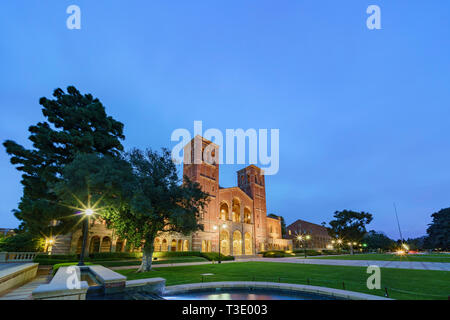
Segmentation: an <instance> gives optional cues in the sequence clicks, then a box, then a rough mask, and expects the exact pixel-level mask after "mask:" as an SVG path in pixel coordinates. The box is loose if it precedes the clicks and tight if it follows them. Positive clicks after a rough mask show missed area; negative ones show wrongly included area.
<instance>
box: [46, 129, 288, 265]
mask: <svg viewBox="0 0 450 320" xmlns="http://www.w3.org/2000/svg"><path fill="white" fill-rule="evenodd" d="M205 150H206V152H205ZM219 151H220V150H219V146H218V145H216V144H214V143H212V142H211V141H208V140H206V139H204V138H203V137H201V136H196V137H195V138H194V139H192V140H191V142H190V143H188V144H187V145H186V146H185V147H184V157H185V158H184V164H183V175H185V176H187V177H189V179H191V180H192V181H196V182H198V183H199V184H200V185H201V187H202V190H203V191H204V192H207V193H209V195H210V201H209V203H208V206H207V208H205V210H204V211H203V212H202V213H201V215H200V218H199V223H201V224H203V226H204V230H203V231H198V232H195V233H193V234H191V235H189V236H186V235H182V234H178V233H168V232H161V233H160V234H159V235H158V237H157V238H156V239H155V243H154V247H155V251H202V252H212V251H215V252H217V251H219V239H220V246H221V247H220V251H221V253H223V254H225V255H234V256H239V255H254V254H256V253H257V252H260V251H264V250H267V249H275V248H277V249H283V250H285V249H291V248H292V242H291V241H290V240H286V239H282V236H281V223H280V221H279V219H272V218H268V217H267V210H266V188H265V178H264V175H263V174H262V170H261V169H260V168H258V167H256V166H254V165H250V166H248V167H246V168H243V169H241V170H239V171H238V172H237V186H235V187H230V188H222V187H220V185H219V161H218V159H219ZM205 154H207V155H208V157H209V158H208V159H204V156H205ZM81 243H82V233H81V230H77V231H75V232H74V233H71V234H68V235H65V236H59V237H58V238H57V239H55V244H54V245H53V246H52V253H54V254H56V253H69V252H70V253H80V252H81ZM87 243H88V244H87V248H88V249H89V252H90V253H94V252H109V251H113V252H120V251H124V250H129V249H130V248H128V247H127V246H126V241H125V240H121V239H119V238H118V237H117V236H116V235H115V234H114V230H111V229H107V228H106V225H105V224H104V223H103V222H100V221H95V222H92V225H91V226H90V228H89V237H88V242H87Z"/></svg>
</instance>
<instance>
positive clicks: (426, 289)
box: [118, 262, 450, 300]
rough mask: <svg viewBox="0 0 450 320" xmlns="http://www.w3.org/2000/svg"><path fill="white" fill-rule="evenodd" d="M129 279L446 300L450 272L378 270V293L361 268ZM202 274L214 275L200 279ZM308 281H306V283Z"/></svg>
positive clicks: (232, 269) (237, 270) (257, 266)
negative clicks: (293, 286)
mask: <svg viewBox="0 0 450 320" xmlns="http://www.w3.org/2000/svg"><path fill="white" fill-rule="evenodd" d="M118 272H119V273H121V274H123V275H125V276H127V278H128V279H130V280H132V279H143V278H154V277H162V278H165V279H166V280H167V282H166V285H168V286H170V285H175V284H184V283H196V282H202V279H203V281H271V282H279V281H280V282H286V283H297V284H308V283H309V284H311V285H317V286H324V287H330V288H337V289H342V288H343V285H342V282H344V285H345V289H346V290H351V291H358V292H363V293H369V294H374V295H379V296H383V295H384V288H385V287H387V288H388V292H389V295H390V298H394V299H444V300H446V299H448V295H449V294H450V272H445V271H428V270H406V269H393V268H382V269H381V285H382V289H380V290H369V289H367V287H366V281H367V278H368V276H369V274H367V273H366V268H363V267H341V266H323V265H303V264H293V263H292V264H291V263H277V262H234V263H223V264H208V265H199V266H184V267H165V268H156V269H154V270H153V271H150V272H145V273H136V272H135V269H128V270H120V271H118ZM202 273H213V274H214V275H212V276H202V275H201V274H202ZM308 279H309V281H308Z"/></svg>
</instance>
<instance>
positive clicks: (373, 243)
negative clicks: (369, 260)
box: [363, 230, 395, 250]
mask: <svg viewBox="0 0 450 320" xmlns="http://www.w3.org/2000/svg"><path fill="white" fill-rule="evenodd" d="M363 241H364V243H365V244H367V248H369V249H382V250H391V249H393V248H394V247H395V241H394V240H392V239H391V238H389V237H388V236H386V235H385V234H384V233H382V232H376V231H375V230H370V231H369V232H368V233H367V234H366V235H364V238H363Z"/></svg>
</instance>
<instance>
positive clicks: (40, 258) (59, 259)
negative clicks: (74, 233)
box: [34, 251, 234, 265]
mask: <svg viewBox="0 0 450 320" xmlns="http://www.w3.org/2000/svg"><path fill="white" fill-rule="evenodd" d="M187 256H195V257H202V258H205V259H207V260H209V261H213V260H214V261H217V260H219V253H217V252H199V251H164V252H154V253H153V258H156V259H158V258H170V257H187ZM220 257H221V260H222V261H226V260H234V257H233V256H225V255H223V254H221V255H220ZM79 258H80V255H77V254H66V255H64V254H54V255H47V254H39V255H37V256H36V257H35V258H34V262H38V263H40V264H41V265H55V264H60V263H68V262H73V261H78V260H79ZM141 258H142V252H100V253H93V254H90V255H89V257H86V258H85V259H84V261H93V262H95V261H116V260H117V261H119V260H134V259H141Z"/></svg>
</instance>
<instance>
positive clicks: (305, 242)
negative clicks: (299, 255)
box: [297, 234, 311, 259]
mask: <svg viewBox="0 0 450 320" xmlns="http://www.w3.org/2000/svg"><path fill="white" fill-rule="evenodd" d="M309 239H311V236H310V235H309V234H306V235H299V236H297V240H298V241H302V243H303V248H304V254H305V259H306V245H307V240H309Z"/></svg>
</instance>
